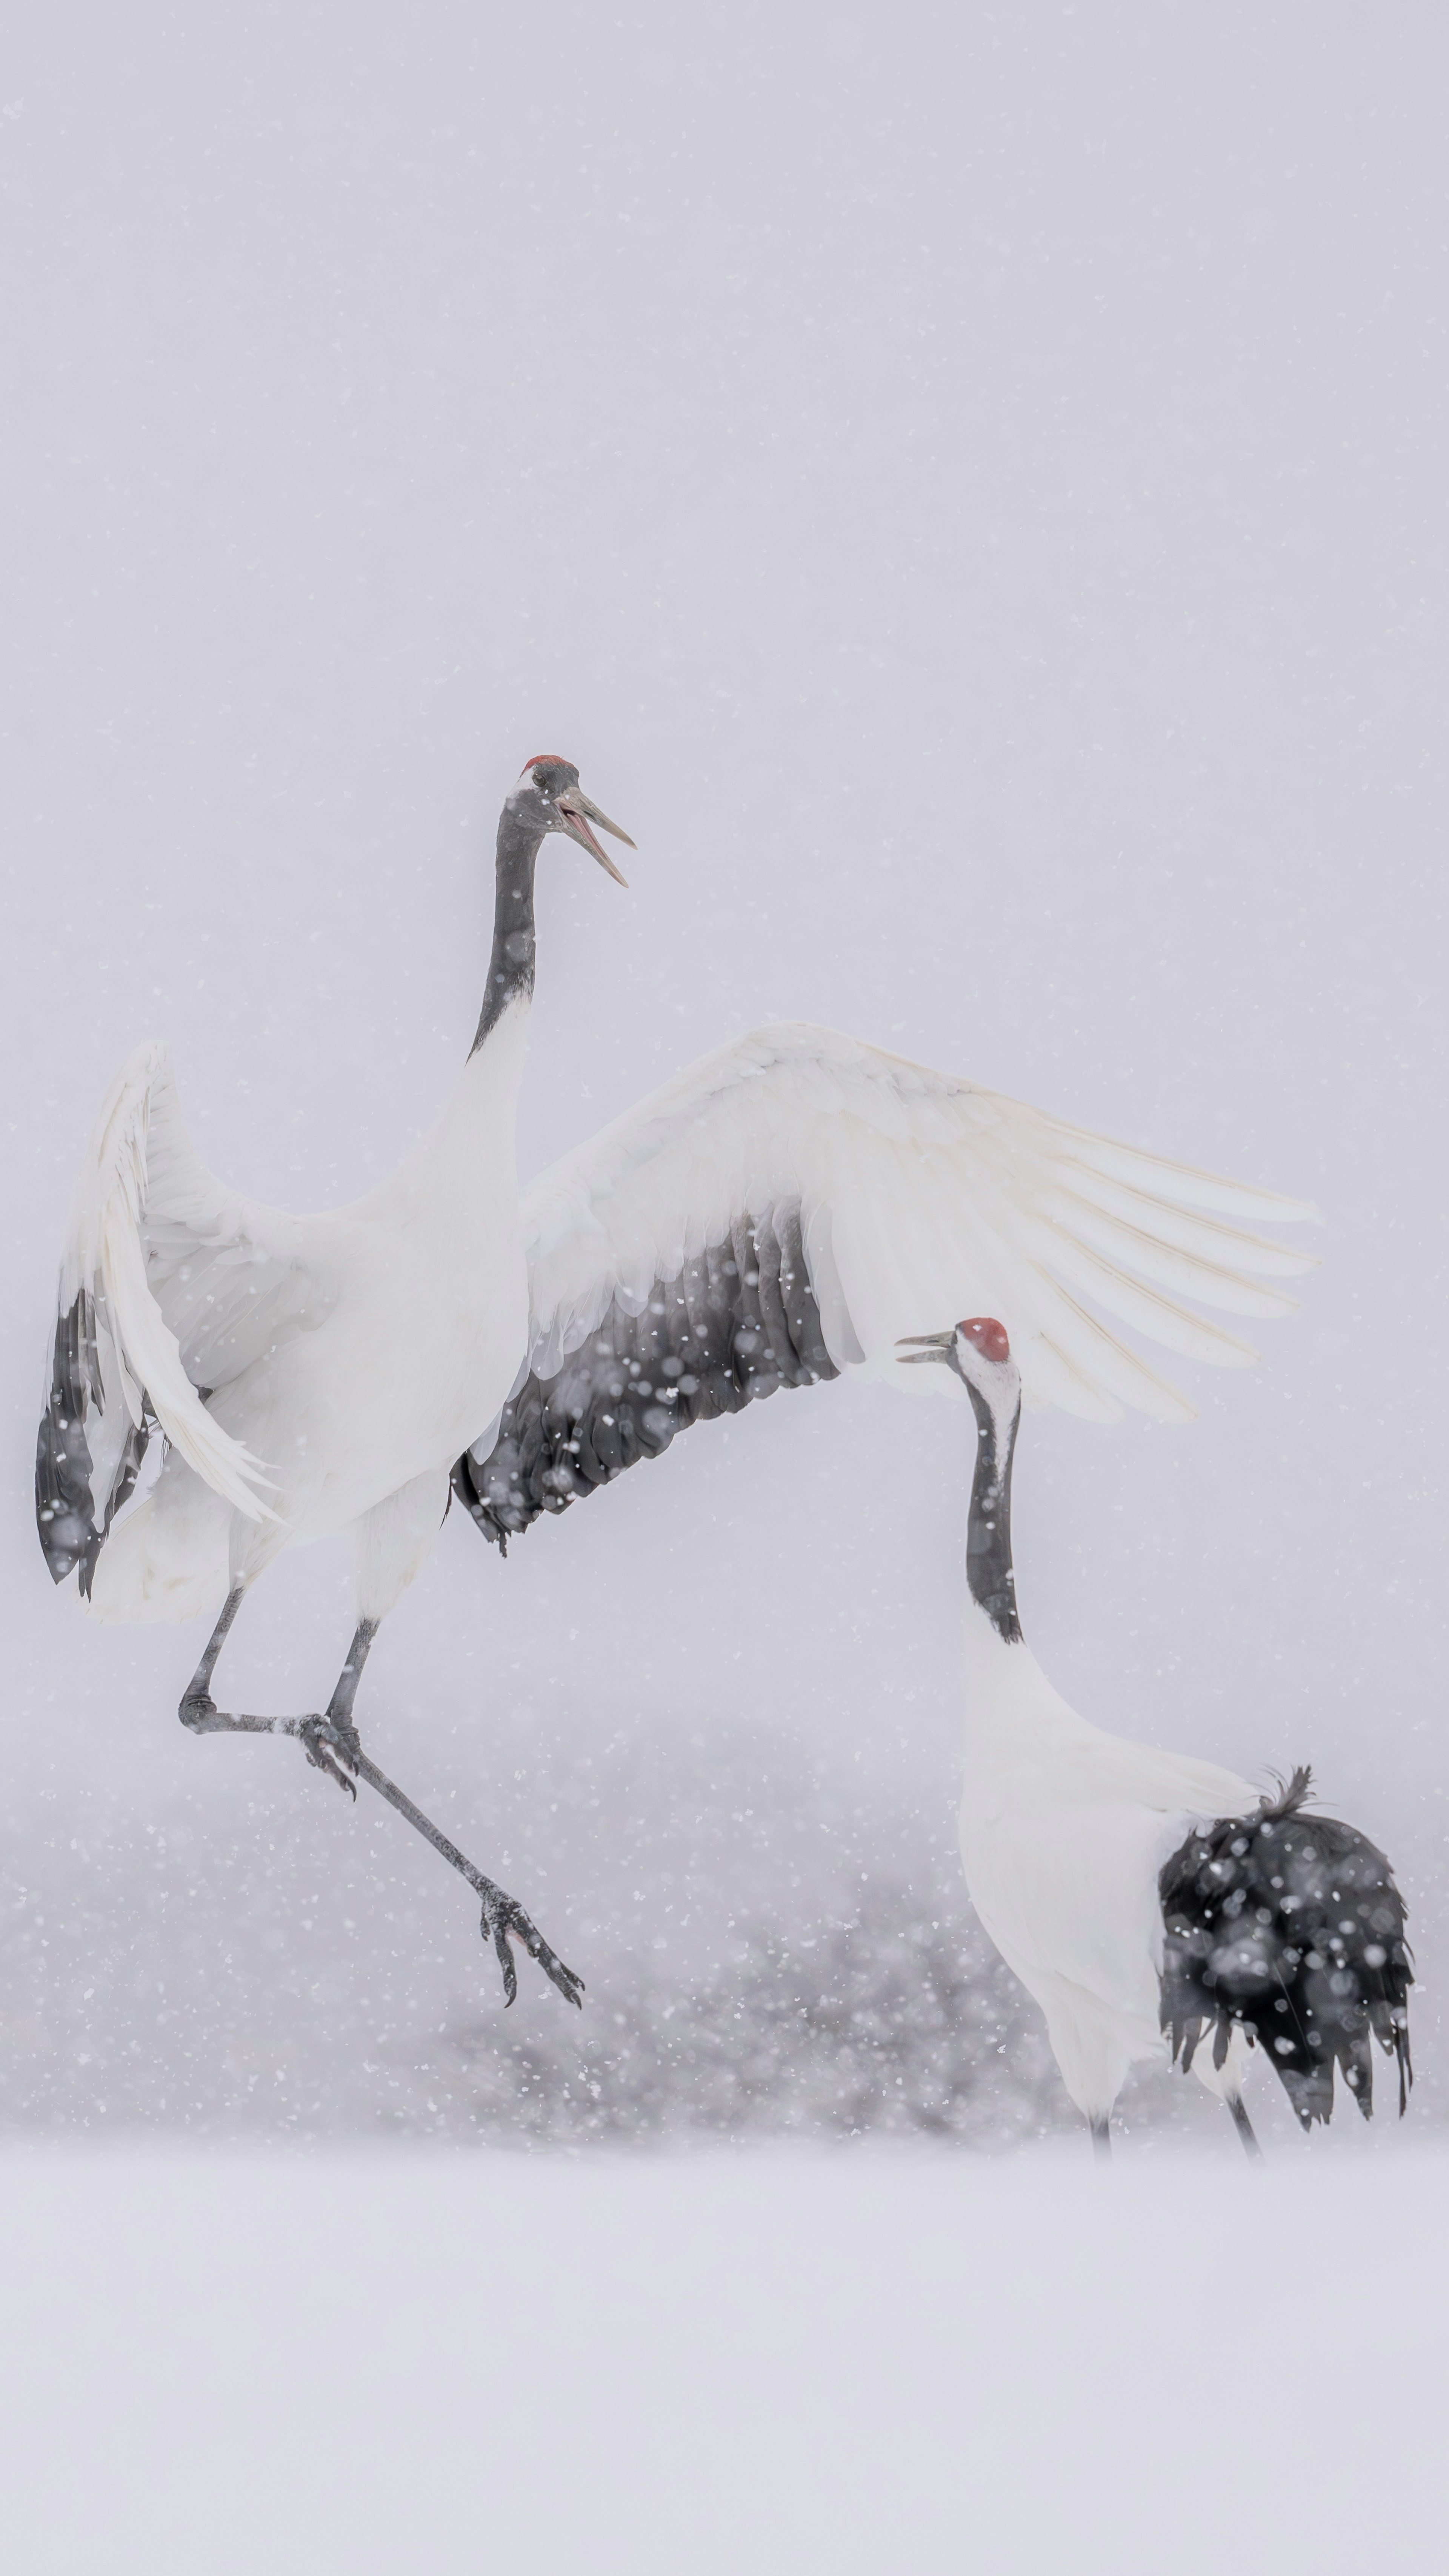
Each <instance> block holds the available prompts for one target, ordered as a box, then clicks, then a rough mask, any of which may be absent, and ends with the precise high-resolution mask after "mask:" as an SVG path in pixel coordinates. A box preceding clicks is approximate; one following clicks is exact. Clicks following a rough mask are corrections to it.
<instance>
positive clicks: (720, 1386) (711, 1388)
mask: <svg viewBox="0 0 1449 2576" xmlns="http://www.w3.org/2000/svg"><path fill="white" fill-rule="evenodd" d="M839 1374H840V1372H839V1370H838V1369H837V1368H836V1366H835V1363H834V1361H833V1360H832V1359H831V1356H830V1353H829V1352H828V1350H827V1349H826V1347H825V1336H824V1333H823V1331H822V1330H821V1324H820V1309H819V1307H818V1306H817V1304H816V1302H815V1296H814V1292H813V1290H812V1289H811V1286H810V1279H809V1274H808V1272H807V1269H806V1265H805V1253H804V1247H803V1244H802V1241H801V1234H800V1212H799V1209H798V1207H792V1208H777V1209H775V1210H774V1211H773V1212H772V1214H771V1215H770V1216H768V1217H759V1218H750V1217H746V1218H742V1219H741V1220H740V1222H739V1223H738V1224H737V1225H736V1227H735V1229H734V1232H733V1234H732V1236H731V1238H730V1239H729V1241H727V1242H725V1243H722V1244H718V1245H712V1246H711V1247H710V1248H709V1249H708V1250H707V1251H705V1252H702V1253H699V1254H697V1255H695V1256H694V1257H693V1258H692V1259H690V1260H688V1261H686V1262H685V1264H684V1267H683V1269H682V1271H681V1272H680V1273H679V1275H678V1277H677V1278H674V1279H669V1280H656V1281H655V1283H654V1285H653V1287H652V1289H651V1291H650V1295H649V1299H648V1302H647V1304H646V1305H645V1307H644V1309H643V1312H642V1313H641V1314H638V1315H630V1314H626V1313H625V1311H624V1309H623V1308H622V1307H621V1306H620V1305H619V1303H618V1300H617V1299H615V1301H614V1303H613V1304H612V1306H611V1307H610V1309H609V1312H608V1314H607V1315H606V1316H605V1318H604V1320H603V1322H602V1324H601V1325H600V1326H599V1328H598V1330H597V1331H596V1332H593V1333H591V1334H590V1335H589V1338H588V1340H587V1341H586V1342H585V1343H584V1345H583V1347H582V1349H580V1350H578V1351H575V1352H574V1353H573V1354H572V1355H571V1357H570V1358H568V1359H567V1360H565V1362H564V1364H563V1366H562V1368H561V1369H559V1370H557V1371H556V1373H555V1374H554V1375H553V1376H552V1377H547V1378H539V1377H537V1376H534V1375H530V1376H529V1378H528V1379H527V1380H526V1382H525V1384H524V1385H523V1386H522V1387H521V1388H520V1390H519V1392H518V1394H517V1395H515V1396H514V1397H513V1399H512V1401H511V1403H509V1404H507V1405H505V1407H504V1410H503V1417H502V1420H501V1422H500V1424H499V1428H498V1436H497V1439H496V1440H495V1441H494V1443H493V1446H492V1448H491V1449H490V1450H489V1451H488V1452H487V1453H486V1455H480V1453H479V1452H478V1451H477V1450H476V1449H469V1450H465V1451H464V1454H463V1456H462V1457H461V1458H460V1459H459V1460H458V1462H457V1464H456V1466H455V1467H454V1469H453V1480H452V1481H453V1491H454V1493H455V1494H456V1495H457V1497H458V1500H459V1502H460V1503H462V1505H463V1506H464V1508H465V1510H466V1511H468V1512H469V1513H470V1514H471V1515H472V1518H473V1519H474V1520H475V1521H476V1522H477V1524H478V1527H479V1528H480V1529H481V1530H482V1532H483V1534H484V1536H485V1538H488V1539H491V1540H493V1541H495V1542H496V1543H497V1545H499V1546H500V1547H502V1548H503V1549H504V1551H505V1553H506V1551H507V1542H508V1540H509V1539H510V1538H511V1537H516V1536H517V1535H518V1534H519V1533H520V1532H521V1531H523V1530H526V1529H530V1528H532V1526H533V1523H534V1522H535V1521H536V1520H537V1519H538V1518H539V1516H540V1514H541V1513H543V1512H563V1511H567V1509H568V1507H569V1505H570V1503H575V1502H579V1501H581V1500H582V1499H583V1498H584V1496H586V1495H588V1494H593V1493H597V1491H598V1489H599V1487H600V1486H601V1485H607V1484H612V1483H613V1481H614V1479H615V1477H617V1476H622V1475H623V1473H624V1471H625V1469H626V1468H629V1467H633V1466H637V1465H638V1463H639V1461H640V1459H641V1458H662V1457H663V1455H664V1452H665V1450H666V1449H668V1448H669V1446H670V1445H671V1443H672V1442H673V1441H674V1439H675V1438H676V1437H677V1435H678V1434H679V1433H680V1432H681V1431H684V1430H687V1429H688V1428H689V1426H690V1425H691V1424H692V1423H696V1422H713V1421H716V1420H718V1418H719V1417H720V1416H721V1415H722V1414H727V1413H741V1412H743V1410H744V1408H745V1406H746V1405H747V1404H754V1403H756V1402H758V1401H759V1400H760V1399H761V1398H763V1397H765V1396H770V1395H773V1394H774V1393H775V1392H776V1390H777V1388H779V1387H782V1386H789V1387H795V1386H814V1385H817V1384H818V1383H819V1382H820V1381H821V1380H822V1379H825V1378H832V1377H838V1376H839Z"/></svg>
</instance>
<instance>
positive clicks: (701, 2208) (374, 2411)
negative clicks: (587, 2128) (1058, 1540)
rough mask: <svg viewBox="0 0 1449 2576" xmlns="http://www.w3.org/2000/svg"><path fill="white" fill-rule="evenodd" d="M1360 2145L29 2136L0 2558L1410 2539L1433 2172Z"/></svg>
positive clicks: (220, 2573) (603, 2562)
mask: <svg viewBox="0 0 1449 2576" xmlns="http://www.w3.org/2000/svg"><path fill="white" fill-rule="evenodd" d="M1336 2144H1337V2141H1336V2140H1335V2139H1329V2140H1327V2141H1324V2142H1323V2145H1322V2149H1321V2152H1320V2150H1319V2148H1318V2147H1317V2146H1315V2149H1314V2151H1313V2153H1312V2155H1311V2158H1309V2159H1308V2161H1307V2163H1306V2165H1305V2163H1304V2162H1303V2160H1301V2159H1300V2160H1295V2164H1294V2165H1293V2166H1292V2167H1290V2166H1289V2165H1288V2164H1287V2163H1280V2164H1279V2165H1278V2166H1276V2167H1275V2169H1273V2170H1270V2171H1269V2172H1268V2173H1267V2174H1266V2176H1262V2175H1254V2174H1252V2173H1250V2172H1249V2171H1248V2170H1247V2169H1246V2168H1240V2166H1239V2163H1238V2160H1237V2157H1236V2153H1235V2151H1234V2148H1233V2142H1232V2139H1231V2137H1230V2136H1229V2135H1228V2134H1227V2133H1226V2131H1225V2133H1224V2135H1223V2138H1222V2141H1221V2152H1220V2153H1219V2154H1217V2155H1215V2156H1212V2157H1209V2156H1208V2155H1207V2154H1206V2153H1196V2154H1195V2153H1194V2152H1192V2151H1191V2150H1186V2151H1184V2150H1182V2149H1181V2148H1180V2146H1179V2143H1178V2142H1177V2141H1175V2140H1164V2141H1161V2142H1160V2143H1159V2144H1158V2145H1157V2146H1156V2147H1154V2148H1144V2147H1140V2146H1139V2147H1137V2148H1136V2149H1135V2150H1134V2149H1133V2148H1132V2147H1131V2146H1130V2145H1129V2147H1128V2150H1127V2152H1126V2153H1124V2154H1119V2157H1118V2160H1117V2163H1116V2165H1115V2167H1114V2169H1113V2171H1112V2172H1111V2173H1110V2174H1109V2175H1106V2176H1099V2175H1098V2174H1096V2173H1095V2172H1094V2171H1093V2170H1092V2169H1091V2168H1090V2165H1089V2163H1088V2160H1087V2157H1086V2154H1085V2152H1084V2151H1083V2152H1082V2153H1080V2154H1074V2153H1070V2152H1068V2150H1067V2149H1066V2148H1065V2147H1064V2146H1052V2147H1048V2148H1044V2149H1039V2150H1035V2151H1029V2152H1027V2153H1026V2154H1024V2155H1019V2156H1016V2157H1014V2158H1009V2159H1004V2160H1000V2161H991V2160H988V2159H983V2158H980V2157H975V2156H956V2155H951V2154H946V2153H940V2152H934V2151H929V2150H925V2151H920V2150H908V2149H902V2148H896V2149H882V2150H861V2149H856V2150H854V2151H851V2152H837V2153H835V2154H833V2155H823V2154H820V2153H819V2152H808V2153H807V2152H801V2153H799V2154H795V2153H791V2152H789V2151H781V2150H778V2149H777V2150H772V2151H766V2152H763V2153H749V2154H735V2155H722V2154H703V2155H699V2156H694V2157H682V2158H681V2157H658V2158H623V2157H615V2156H610V2155H606V2154H594V2155H591V2156H589V2157H587V2158H581V2159H573V2158H567V2157H558V2156H541V2155H537V2156H518V2155H507V2154H503V2153H496V2152H483V2153H473V2154H449V2153H443V2152H437V2151H428V2150H415V2149H406V2148H400V2149H394V2150H390V2151H381V2152H377V2151H374V2152H364V2151H358V2152H353V2153H350V2154H349V2153H339V2152H337V2151H335V2150H329V2151H327V2152H325V2153H320V2154H315V2155H310V2156H307V2155H298V2154H291V2153H281V2154H274V2155H272V2156H269V2157H268V2156H261V2155H250V2156H242V2155H239V2154H237V2153H235V2152H225V2153H223V2152H216V2153H211V2154H207V2153H200V2152H197V2151H194V2150H193V2151H190V2152H186V2151H175V2152H158V2151H155V2150H151V2151H148V2152H145V2153H136V2154H130V2155H127V2154H120V2153H117V2152H115V2151H114V2150H113V2151H111V2152H110V2153H107V2154H100V2153H94V2152H82V2151H77V2150H75V2149H67V2150H57V2149H54V2148H50V2149H47V2150H45V2151H44V2152H34V2151H18V2150H11V2151H9V2152H8V2153H7V2156H6V2159H5V2169H4V2171H5V2210H6V2217H5V2221H4V2231H3V2237H4V2276H5V2297H4V2323H3V2327H0V2336H3V2345H0V2350H3V2388H0V2444H3V2451H4V2454H5V2457H4V2481H5V2491H6V2495H7V2506H6V2515H5V2519H6V2522H7V2524H8V2526H9V2530H10V2534H11V2538H10V2542H9V2553H8V2554H9V2563H10V2564H11V2565H12V2566H15V2567H24V2568H25V2569H26V2570H27V2571H35V2572H36V2576H39V2571H47V2576H48V2571H66V2572H67V2576H68V2571H70V2570H72V2569H74V2570H77V2571H78V2570H80V2569H82V2568H84V2569H87V2570H89V2569H91V2568H93V2567H95V2566H98V2565H102V2564H104V2565H105V2566H107V2567H110V2568H115V2569H118V2570H122V2571H129V2570H130V2569H132V2568H135V2569H138V2570H139V2569H142V2568H144V2569H145V2570H146V2576H170V2571H172V2570H177V2571H180V2570H183V2569H185V2570H187V2571H188V2576H190V2571H192V2570H195V2569H198V2568H204V2569H205V2570H206V2571H207V2576H231V2571H233V2570H235V2571H242V2570H246V2571H247V2576H252V2571H254V2570H256V2569H260V2568H265V2569H267V2570H268V2571H269V2572H270V2576H290V2571H292V2570H294V2569H295V2570H298V2571H300V2570H306V2571H308V2576H320V2572H321V2571H329V2570H333V2569H342V2568H346V2569H347V2570H348V2571H349V2576H371V2571H374V2570H376V2571H378V2576H382V2571H387V2576H396V2571H400V2570H403V2569H412V2568H422V2567H432V2566H440V2565H449V2566H456V2567H460V2568H463V2569H471V2568H475V2567H476V2568H479V2569H482V2568H484V2567H488V2568H507V2567H510V2566H512V2567H514V2568H519V2569H521V2568H532V2569H534V2570H538V2571H543V2576H553V2571H563V2570H566V2569H567V2570H572V2569H575V2568H579V2567H583V2566H588V2567H590V2568H595V2569H598V2570H601V2571H605V2576H612V2571H615V2570H619V2571H623V2570H626V2569H627V2570H629V2571H630V2572H631V2576H653V2571H656V2570H657V2571H660V2576H663V2571H666V2570H667V2571H669V2576H676V2571H681V2570H689V2571H690V2576H713V2571H715V2570H718V2571H721V2576H724V2571H726V2570H728V2571H730V2576H735V2571H737V2570H738V2569H740V2568H742V2567H747V2568H751V2569H754V2570H758V2571H762V2576H787V2571H788V2576H798V2572H799V2571H805V2570H809V2569H816V2568H818V2569H822V2570H825V2569H828V2570H830V2571H831V2576H855V2571H860V2576H867V2571H869V2576H881V2571H886V2570H895V2569H901V2568H906V2567H909V2566H911V2565H913V2564H916V2563H924V2564H929V2565H931V2566H932V2567H934V2568H940V2569H954V2568H957V2567H966V2568H972V2569H980V2570H982V2571H989V2576H1016V2571H1021V2576H1044V2572H1045V2571H1047V2570H1054V2569H1056V2568H1057V2567H1058V2566H1061V2567H1062V2568H1070V2569H1072V2570H1073V2571H1074V2576H1096V2571H1099V2570H1100V2571H1102V2576H1106V2571H1108V2570H1110V2571H1111V2576H1138V2571H1143V2576H1145V2571H1147V2570H1149V2569H1157V2568H1165V2567H1170V2568H1171V2569H1172V2570H1173V2576H1197V2571H1199V2570H1201V2571H1204V2576H1205V2571H1207V2570H1209V2569H1215V2568H1217V2567H1218V2566H1220V2565H1221V2563H1222V2551H1223V2547H1224V2543H1225V2541H1226V2542H1227V2544H1228V2545H1229V2546H1230V2547H1231V2548H1232V2550H1233V2551H1234V2554H1236V2553H1237V2552H1238V2551H1240V2550H1241V2551H1245V2552H1246V2553H1247V2557H1248V2563H1250V2564H1252V2565H1255V2566H1260V2567H1271V2566H1276V2565H1284V2566H1305V2567H1306V2566H1311V2567H1313V2568H1314V2569H1315V2570H1316V2571H1318V2576H1337V2571H1340V2570H1342V2571H1345V2576H1346V2571H1348V2570H1350V2569H1357V2568H1359V2567H1361V2566H1362V2565H1363V2564H1364V2563H1365V2562H1366V2560H1367V2558H1368V2554H1369V2552H1370V2551H1371V2550H1372V2549H1373V2548H1374V2547H1375V2546H1376V2545H1377V2543H1378V2541H1379V2539H1380V2536H1381V2535H1382V2534H1383V2533H1384V2532H1385V2531H1386V2529H1387V2528H1388V2520H1389V2519H1391V2522H1392V2536H1393V2547H1394V2553H1395V2558H1396V2561H1397V2563H1400V2564H1402V2565H1404V2566H1407V2567H1427V2566H1429V2565H1430V2564H1432V2563H1433V2562H1434V2544H1433V2541H1432V2538H1431V2535H1432V2534H1434V2533H1435V2532H1436V2531H1437V2529H1438V2526H1439V2519H1440V2516H1439V2509H1438V2489H1439V2486H1440V2471H1439V2469H1438V2467H1437V2466H1436V2462H1437V2461H1438V2458H1439V2456H1440V2452H1439V2445H1440V2442H1441V2439H1442V2424H1443V2399H1444V2386H1443V2361H1442V2354H1443V2317H1444V2313H1445V2306H1446V2294H1449V2278H1446V2273H1449V2259H1446V2258H1449V2231H1446V2228H1445V2224H1444V2215H1443V2213H1444V2208H1445V2199H1446V2183H1449V2169H1446V2165H1445V2162H1444V2160H1443V2159H1442V2158H1441V2157H1439V2156H1437V2155H1434V2154H1431V2153H1426V2152H1424V2151H1423V2150H1418V2151H1415V2150H1414V2149H1413V2148H1412V2147H1407V2146H1403V2145H1401V2144H1399V2143H1398V2142H1394V2143H1393V2144H1391V2145H1390V2146H1389V2147H1388V2154H1389V2158H1390V2162H1389V2164H1385V2163H1384V2162H1382V2161H1381V2160H1377V2159H1376V2160H1375V2161H1374V2162H1373V2163H1372V2164H1370V2163H1369V2162H1368V2161H1367V2160H1365V2159H1361V2158H1355V2157H1349V2158H1344V2159H1340V2158H1339V2157H1338V2156H1337V2155H1336V2154H1335V2147H1336ZM1386 2517H1387V2518H1388V2519H1386Z"/></svg>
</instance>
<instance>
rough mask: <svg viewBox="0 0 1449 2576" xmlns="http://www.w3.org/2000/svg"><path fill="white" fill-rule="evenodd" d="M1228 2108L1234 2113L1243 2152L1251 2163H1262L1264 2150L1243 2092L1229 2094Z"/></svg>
mask: <svg viewBox="0 0 1449 2576" xmlns="http://www.w3.org/2000/svg"><path fill="white" fill-rule="evenodd" d="M1228 2109H1229V2110H1230V2111H1231V2113H1232V2115H1233V2127H1234V2128H1235V2129H1236V2130H1237V2133H1238V2135H1239V2137H1240V2138H1241V2139H1242V2141H1243V2153H1244V2155H1245V2156H1246V2157H1247V2159H1248V2162H1249V2164H1250V2165H1260V2164H1261V2163H1262V2161H1263V2150H1262V2148H1261V2147H1260V2146H1259V2144H1258V2139H1257V2133H1256V2131H1255V2130H1254V2127H1253V2123H1252V2121H1251V2120H1250V2119H1249V2117H1248V2114H1247V2109H1246V2106H1245V2104H1244V2101H1243V2097H1242V2095H1241V2093H1230V2094H1229V2095H1228Z"/></svg>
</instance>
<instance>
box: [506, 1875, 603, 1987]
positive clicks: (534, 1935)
mask: <svg viewBox="0 0 1449 2576" xmlns="http://www.w3.org/2000/svg"><path fill="white" fill-rule="evenodd" d="M482 1930H483V1938H484V1940H485V1941H488V1940H491V1941H492V1943H493V1947H494V1950H495V1952H496V1953H497V1958H498V1965H499V1967H500V1968H501V1969H502V1971H503V1998H504V2009H505V2011H506V2010H507V2008H508V2006H509V2004H511V2003H512V2002H513V2001H514V1999H515V1997H516V1996H517V1993H518V1970H517V1968H516V1966H515V1965H514V1959H513V1952H512V1949H511V1948H510V1946H509V1938H508V1936H509V1934H510V1933H512V1934H513V1935H514V1938H515V1939H517V1940H519V1941H521V1942H522V1943H523V1946H524V1948H525V1950H526V1951H527V1952H528V1955H529V1957H530V1959H536V1960H537V1962H538V1964H539V1966H540V1967H541V1968H542V1970H543V1972H544V1975H545V1976H546V1977H548V1978H550V1979H551V1980H552V1982H553V1984H554V1985H556V1986H557V1988H558V1990H559V1993H560V1994H561V1995H562V1996H563V1999H564V2001H565V2003H570V2004H575V2005H577V2007H578V2009H579V2011H580V2012H582V2011H583V2008H584V1981H583V1978H582V1977H580V1976H576V1975H575V1973H574V1971H573V1969H572V1968H566V1967H565V1966H564V1963H563V1961H562V1959H561V1958H560V1957H559V1955H558V1952H557V1951H556V1950H551V1949H550V1948H549V1945H548V1943H547V1942H546V1941H545V1939H544V1937H543V1934H542V1933H541V1932H540V1931H539V1929H538V1927H537V1925H536V1924H535V1923H533V1922H532V1921H531V1920H530V1918H529V1917H528V1915H526V1914H525V1913H524V1910H523V1908H522V1906H521V1905H520V1904H519V1902H518V1900H517V1898H516V1897H513V1896H505V1895H504V1893H503V1890H502V1888H501V1887H493V1886H492V1885H490V1887H489V1890H488V1893H487V1895H486V1896H485V1897H484V1899H483V1925H482Z"/></svg>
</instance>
